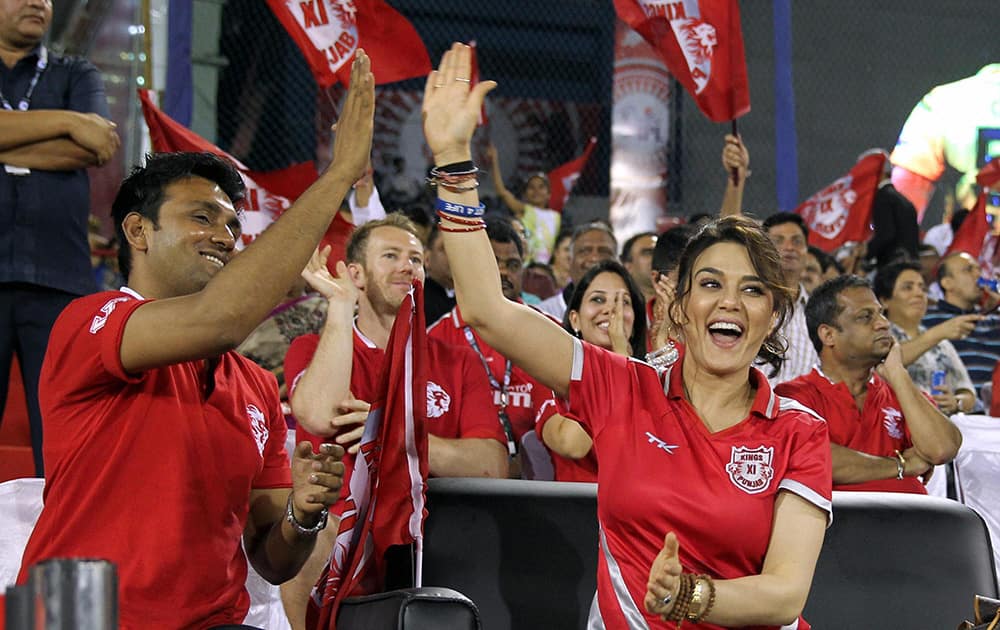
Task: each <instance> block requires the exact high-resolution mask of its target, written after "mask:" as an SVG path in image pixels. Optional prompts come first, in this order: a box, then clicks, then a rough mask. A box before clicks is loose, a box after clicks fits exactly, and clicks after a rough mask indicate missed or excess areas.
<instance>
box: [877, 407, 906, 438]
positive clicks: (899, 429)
mask: <svg viewBox="0 0 1000 630" xmlns="http://www.w3.org/2000/svg"><path fill="white" fill-rule="evenodd" d="M882 413H884V414H885V419H884V420H882V426H884V427H885V431H886V433H888V434H889V437H891V438H892V439H894V440H902V439H903V426H902V421H903V414H902V413H900V411H899V410H898V409H893V408H892V407H882Z"/></svg>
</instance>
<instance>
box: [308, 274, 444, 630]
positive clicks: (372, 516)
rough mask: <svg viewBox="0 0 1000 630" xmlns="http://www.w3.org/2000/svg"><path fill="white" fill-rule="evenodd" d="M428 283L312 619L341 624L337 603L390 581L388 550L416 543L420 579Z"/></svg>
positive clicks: (400, 334) (358, 471) (403, 320)
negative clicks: (387, 573)
mask: <svg viewBox="0 0 1000 630" xmlns="http://www.w3.org/2000/svg"><path fill="white" fill-rule="evenodd" d="M423 302H424V300H423V287H421V286H420V284H419V283H417V284H414V287H413V290H412V291H411V293H410V296H408V297H407V298H406V299H405V300H403V304H402V305H401V306H400V307H399V313H398V314H397V315H396V321H395V323H393V326H392V332H391V333H390V335H389V343H388V345H387V346H386V353H385V364H384V365H383V366H382V374H381V377H380V381H379V383H380V386H379V390H378V391H379V395H378V396H376V400H375V401H374V402H373V403H372V409H371V412H369V414H368V419H367V420H366V421H365V433H364V436H362V438H361V448H360V450H359V451H358V454H357V457H356V460H355V466H354V473H353V474H352V475H351V483H350V486H351V494H350V496H349V497H348V499H347V502H346V507H345V508H344V512H343V514H342V516H341V520H340V529H339V530H338V533H337V539H336V542H335V543H334V546H333V551H332V553H331V555H330V559H329V560H328V562H327V566H326V567H325V568H324V569H323V573H322V574H321V575H320V578H319V581H318V582H317V583H316V587H315V588H314V589H313V593H312V597H310V598H309V612H308V614H307V620H306V626H307V627H308V628H310V629H313V630H328V629H329V630H335V629H336V619H337V609H338V608H339V606H340V602H341V601H342V600H343V599H344V598H345V597H348V596H349V595H364V594H370V593H373V592H378V591H380V590H381V589H382V588H383V585H384V583H385V565H384V563H385V552H386V550H387V549H388V548H389V547H390V546H393V545H404V544H409V543H413V542H415V543H416V547H417V553H418V560H417V565H416V566H417V574H418V575H417V586H419V585H420V583H419V582H420V580H419V577H420V576H419V573H420V567H421V564H420V557H419V554H420V552H421V544H422V541H423V522H424V517H425V516H426V513H427V511H426V508H425V496H424V492H425V482H424V480H425V479H426V478H427V432H426V430H425V428H424V424H425V422H424V420H425V419H426V415H427V404H426V400H427V376H426V371H425V370H426V349H427V334H426V326H425V325H424V304H423Z"/></svg>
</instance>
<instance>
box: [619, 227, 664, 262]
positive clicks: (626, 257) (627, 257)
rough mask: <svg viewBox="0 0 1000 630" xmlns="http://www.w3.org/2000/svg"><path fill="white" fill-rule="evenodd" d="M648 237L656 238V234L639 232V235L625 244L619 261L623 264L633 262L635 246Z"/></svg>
mask: <svg viewBox="0 0 1000 630" xmlns="http://www.w3.org/2000/svg"><path fill="white" fill-rule="evenodd" d="M646 236H656V232H639V233H638V234H635V235H633V236H630V237H629V239H628V240H627V241H625V244H624V245H622V255H621V256H619V259H620V260H621V261H622V262H623V263H626V262H632V248H633V247H634V246H635V243H636V241H638V240H639V239H640V238H644V237H646Z"/></svg>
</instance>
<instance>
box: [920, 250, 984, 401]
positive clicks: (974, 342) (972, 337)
mask: <svg viewBox="0 0 1000 630" xmlns="http://www.w3.org/2000/svg"><path fill="white" fill-rule="evenodd" d="M981 274H982V269H981V268H980V266H979V263H978V262H976V260H975V259H974V258H973V257H972V256H970V255H969V254H967V253H965V252H955V253H952V254H949V255H947V256H945V257H944V258H943V259H941V262H940V263H939V264H938V284H939V285H940V286H941V292H942V294H943V295H944V297H943V298H942V299H940V300H938V302H937V304H935V305H934V306H933V307H932V308H929V309H928V311H927V315H926V316H925V317H924V319H923V321H922V322H921V323H922V324H923V325H924V326H926V327H927V328H934V327H935V326H937V325H938V324H942V323H944V322H946V321H948V320H951V319H953V318H957V317H959V316H962V315H980V316H982V317H981V318H980V319H978V321H976V327H975V328H974V329H973V330H972V332H971V333H968V334H967V335H965V336H960V337H957V338H956V337H951V338H950V339H951V342H952V344H953V345H954V346H955V350H957V351H958V356H959V357H961V359H962V362H963V363H964V364H965V367H966V369H968V370H969V377H970V378H972V383H973V384H974V385H975V386H976V392H977V394H978V396H979V398H980V400H982V402H983V404H984V405H985V406H986V407H987V408H989V405H990V403H991V400H988V399H987V398H986V397H984V391H983V386H984V385H986V384H987V383H990V382H991V379H992V375H993V368H994V366H996V364H997V361H1000V315H997V314H996V313H995V312H994V311H993V307H995V306H996V305H997V304H998V303H1000V295H997V294H996V293H994V292H992V291H989V290H987V289H985V288H982V287H980V286H979V285H978V282H979V278H980V276H981ZM980 304H982V306H980ZM966 320H967V318H966Z"/></svg>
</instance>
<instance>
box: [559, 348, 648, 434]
mask: <svg viewBox="0 0 1000 630" xmlns="http://www.w3.org/2000/svg"><path fill="white" fill-rule="evenodd" d="M634 368H635V364H633V363H632V362H630V361H629V360H628V358H626V357H623V356H620V355H617V354H615V353H613V352H610V351H608V350H604V349H603V348H598V347H597V346H594V345H591V344H589V343H583V342H582V341H580V340H579V339H574V340H573V367H572V371H571V372H570V382H569V396H568V397H567V400H566V401H564V403H563V404H564V405H565V408H566V410H567V411H569V412H570V413H572V414H573V417H574V418H575V419H576V420H577V422H579V423H580V424H581V425H582V426H583V428H584V430H586V431H587V433H589V434H590V435H591V436H594V437H596V436H598V435H600V433H601V430H602V429H603V428H604V425H605V423H606V421H607V419H608V418H610V417H612V416H613V413H614V409H615V406H616V405H619V412H620V409H621V407H620V405H621V404H622V399H623V398H622V397H624V398H625V399H628V398H629V397H631V396H632V393H631V391H630V390H631V389H632V386H633V382H634V380H633V379H632V378H630V376H631V375H633V373H634V372H633V370H634Z"/></svg>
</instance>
